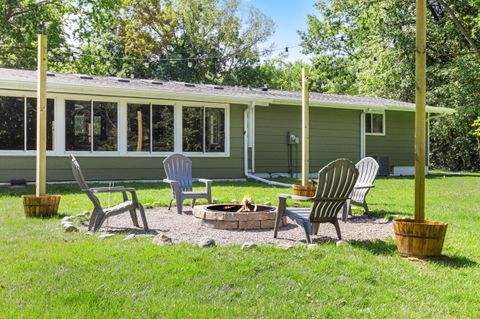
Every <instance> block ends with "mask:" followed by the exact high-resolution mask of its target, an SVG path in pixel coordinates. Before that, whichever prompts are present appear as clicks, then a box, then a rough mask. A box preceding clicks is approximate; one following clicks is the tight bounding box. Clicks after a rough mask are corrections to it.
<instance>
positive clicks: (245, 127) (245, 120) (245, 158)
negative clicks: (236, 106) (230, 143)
mask: <svg viewBox="0 0 480 319" xmlns="http://www.w3.org/2000/svg"><path fill="white" fill-rule="evenodd" d="M254 109H255V102H251V103H250V105H249V106H248V107H247V108H245V110H244V111H243V165H244V166H243V169H244V174H245V177H247V178H251V179H254V180H256V181H258V182H262V183H265V184H268V185H272V186H280V187H288V188H291V187H292V185H291V184H285V183H280V182H275V181H271V180H268V179H265V178H261V177H258V176H255V175H254V174H251V173H249V171H248V132H249V127H248V113H249V112H253V110H254ZM251 132H253V130H252V131H251ZM253 138H255V137H253ZM253 145H255V144H254V143H253ZM252 157H253V156H252ZM254 165H255V163H254V158H252V167H254Z"/></svg>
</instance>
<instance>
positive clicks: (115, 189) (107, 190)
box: [88, 186, 135, 193]
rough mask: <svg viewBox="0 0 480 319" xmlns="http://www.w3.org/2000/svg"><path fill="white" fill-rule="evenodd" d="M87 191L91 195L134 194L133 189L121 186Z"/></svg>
mask: <svg viewBox="0 0 480 319" xmlns="http://www.w3.org/2000/svg"><path fill="white" fill-rule="evenodd" d="M88 191H90V192H92V193H114V192H134V191H135V188H131V187H123V186H116V187H98V188H90V189H89V190H88Z"/></svg>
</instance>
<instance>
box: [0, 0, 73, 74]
mask: <svg viewBox="0 0 480 319" xmlns="http://www.w3.org/2000/svg"><path fill="white" fill-rule="evenodd" d="M69 10H70V4H69V2H68V1H60V0H50V1H48V0H47V1H42V2H39V3H37V2H36V1H35V0H5V1H0V66H2V67H16V68H29V69H33V68H34V67H35V65H36V45H37V34H38V31H39V30H40V28H41V26H42V24H43V25H44V28H45V32H47V34H48V35H49V39H48V41H49V47H50V49H51V53H50V55H51V57H52V58H56V57H57V56H58V53H59V52H58V50H57V49H58V48H60V47H62V46H63V45H64V44H65V43H66V37H65V33H64V32H63V30H64V27H65V26H64V20H63V17H64V16H65V14H66V13H67V12H68V11H69Z"/></svg>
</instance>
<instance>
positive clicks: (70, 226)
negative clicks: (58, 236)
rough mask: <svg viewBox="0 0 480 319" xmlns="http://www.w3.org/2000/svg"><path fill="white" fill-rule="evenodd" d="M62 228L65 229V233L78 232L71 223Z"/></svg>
mask: <svg viewBox="0 0 480 319" xmlns="http://www.w3.org/2000/svg"><path fill="white" fill-rule="evenodd" d="M64 229H65V232H66V233H73V232H78V228H77V227H75V226H73V225H69V226H68V227H65V228H64Z"/></svg>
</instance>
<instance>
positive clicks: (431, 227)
mask: <svg viewBox="0 0 480 319" xmlns="http://www.w3.org/2000/svg"><path fill="white" fill-rule="evenodd" d="M447 226H448V224H446V223H442V222H437V221H430V220H426V221H424V222H422V223H417V222H415V220H413V219H394V220H393V229H394V231H395V243H396V245H397V249H398V251H399V252H400V255H402V256H412V257H419V258H422V257H435V256H441V254H442V248H443V242H444V240H445V234H446V232H447Z"/></svg>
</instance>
